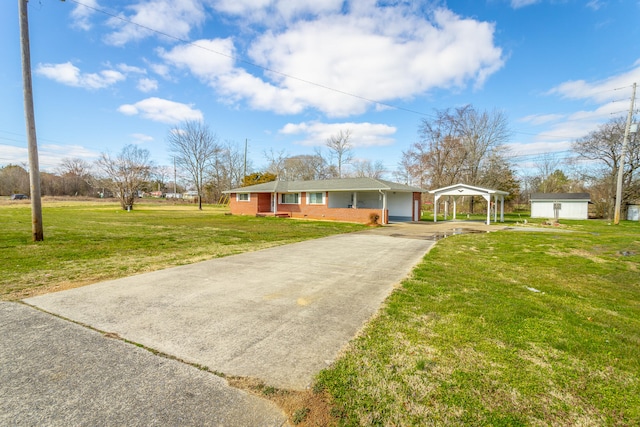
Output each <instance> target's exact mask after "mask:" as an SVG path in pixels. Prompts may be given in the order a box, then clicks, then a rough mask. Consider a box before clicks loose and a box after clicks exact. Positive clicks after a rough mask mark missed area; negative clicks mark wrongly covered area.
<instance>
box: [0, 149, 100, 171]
mask: <svg viewBox="0 0 640 427" xmlns="http://www.w3.org/2000/svg"><path fill="white" fill-rule="evenodd" d="M0 152H1V153H2V158H1V159H0V164H5V165H8V164H14V165H20V166H25V167H28V165H29V152H28V150H27V149H26V148H24V147H15V146H11V145H2V144H0ZM65 158H79V159H83V160H86V161H87V162H89V163H91V162H93V161H94V160H95V159H97V158H98V153H97V152H95V151H92V150H90V149H88V148H86V147H82V146H80V145H58V144H42V143H40V144H39V146H38V166H39V167H40V170H41V171H44V172H47V171H51V172H52V171H55V169H56V168H58V167H59V166H60V163H61V162H62V159H65Z"/></svg>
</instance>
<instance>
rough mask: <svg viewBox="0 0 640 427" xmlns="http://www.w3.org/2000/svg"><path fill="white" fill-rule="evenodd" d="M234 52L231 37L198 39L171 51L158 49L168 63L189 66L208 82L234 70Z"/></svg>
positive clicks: (188, 67) (192, 71) (182, 66)
mask: <svg viewBox="0 0 640 427" xmlns="http://www.w3.org/2000/svg"><path fill="white" fill-rule="evenodd" d="M234 54H235V51H234V46H233V41H232V40H231V39H213V40H197V41H195V42H193V43H192V44H188V45H181V46H176V47H174V48H173V49H171V50H169V51H165V50H164V49H159V50H158V55H159V56H160V57H161V58H163V59H164V60H165V61H167V63H169V64H172V65H174V66H176V67H179V68H187V69H189V70H190V71H191V73H193V74H194V75H195V76H197V77H199V78H200V79H202V80H204V81H205V82H207V83H210V82H212V81H215V79H216V78H217V77H218V76H220V75H221V74H229V73H231V72H232V71H233V59H232V58H233V56H234Z"/></svg>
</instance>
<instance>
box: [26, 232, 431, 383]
mask: <svg viewBox="0 0 640 427" xmlns="http://www.w3.org/2000/svg"><path fill="white" fill-rule="evenodd" d="M394 227H395V226H391V227H384V228H378V229H372V230H370V231H366V232H361V233H353V234H346V235H338V236H332V237H327V238H323V239H317V240H311V241H305V242H301V243H295V244H291V245H286V246H280V247H275V248H271V249H266V250H261V251H256V252H250V253H244V254H240V255H235V256H229V257H225V258H220V259H215V260H211V261H206V262H201V263H198V264H194V265H187V266H181V267H176V268H170V269H167V270H162V271H156V272H153V273H147V274H141V275H138V276H133V277H128V278H124V279H119V280H113V281H108V282H102V283H98V284H94V285H90V286H85V287H82V288H76V289H71V290H67V291H62V292H58V293H52V294H48V295H43V296H38V297H33V298H29V299H26V300H25V302H26V303H27V304H29V305H32V306H35V307H38V308H40V309H42V310H44V311H47V312H50V313H54V314H56V315H59V316H62V317H64V318H67V319H70V320H73V321H75V322H79V323H81V324H84V325H88V326H90V327H91V328H94V329H97V330H99V331H103V332H108V333H112V334H117V335H118V336H119V337H121V338H124V339H126V340H129V341H133V342H135V343H139V344H142V345H144V346H146V347H149V348H151V349H154V350H157V351H160V352H163V353H166V354H169V355H172V356H175V357H176V358H178V359H182V360H184V361H187V362H192V363H197V364H199V365H203V366H206V367H208V368H209V369H211V370H213V371H217V372H222V373H224V374H226V375H232V376H243V377H253V378H258V379H260V380H262V381H264V382H265V383H266V384H268V385H272V386H276V387H280V388H286V389H304V388H306V387H308V386H309V385H310V384H311V383H312V380H313V377H314V375H315V374H316V373H317V372H319V371H320V370H321V369H323V368H324V367H326V366H328V365H329V364H330V363H331V362H332V361H333V360H334V359H335V358H336V356H337V355H338V353H339V352H340V350H341V349H342V348H343V347H344V346H345V345H346V344H347V343H348V341H349V340H350V339H351V338H353V336H354V335H355V334H357V332H358V330H359V329H360V328H361V327H362V326H363V325H364V323H365V322H366V321H367V320H368V319H369V318H370V317H371V316H372V315H373V314H374V313H375V312H376V311H377V310H378V309H379V308H380V304H381V303H382V302H383V301H384V299H385V298H386V297H387V296H388V295H389V293H390V292H391V291H392V290H393V288H394V286H396V285H397V284H398V283H399V282H400V281H401V280H402V279H403V278H404V277H406V276H407V274H409V272H410V271H411V270H412V268H413V267H414V266H415V265H416V264H417V263H418V262H419V261H420V260H421V259H422V257H423V256H424V255H425V253H426V252H427V251H428V250H429V248H430V247H431V245H432V244H433V241H432V240H426V239H425V237H426V236H428V235H429V232H426V231H425V230H427V228H410V224H405V225H402V226H400V225H398V227H396V228H394ZM402 227H408V228H406V229H404V230H405V231H403V232H399V231H398V232H397V233H394V230H401V229H403V228H402ZM416 227H424V226H423V225H419V224H417V225H416ZM411 230H413V231H411Z"/></svg>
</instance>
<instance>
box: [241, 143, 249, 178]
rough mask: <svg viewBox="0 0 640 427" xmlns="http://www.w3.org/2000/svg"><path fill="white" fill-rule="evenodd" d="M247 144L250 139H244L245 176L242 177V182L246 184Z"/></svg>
mask: <svg viewBox="0 0 640 427" xmlns="http://www.w3.org/2000/svg"><path fill="white" fill-rule="evenodd" d="M247 143H248V139H247V138H245V139H244V175H242V182H244V179H245V177H246V176H247Z"/></svg>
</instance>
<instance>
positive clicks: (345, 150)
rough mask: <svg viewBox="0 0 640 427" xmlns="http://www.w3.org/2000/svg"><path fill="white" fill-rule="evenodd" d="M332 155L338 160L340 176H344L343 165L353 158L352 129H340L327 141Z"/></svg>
mask: <svg viewBox="0 0 640 427" xmlns="http://www.w3.org/2000/svg"><path fill="white" fill-rule="evenodd" d="M326 146H327V148H329V150H330V152H331V155H332V157H335V158H336V160H337V162H338V178H342V167H343V165H345V164H348V163H350V162H351V160H352V159H353V152H352V150H353V144H352V143H351V131H350V130H346V131H340V132H338V133H337V134H335V135H332V136H330V137H329V138H328V139H327V141H326Z"/></svg>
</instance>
